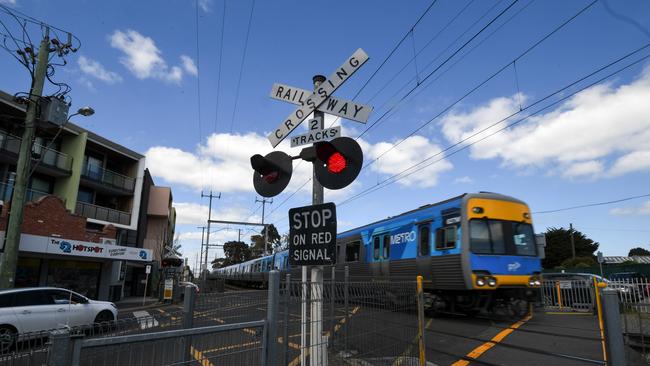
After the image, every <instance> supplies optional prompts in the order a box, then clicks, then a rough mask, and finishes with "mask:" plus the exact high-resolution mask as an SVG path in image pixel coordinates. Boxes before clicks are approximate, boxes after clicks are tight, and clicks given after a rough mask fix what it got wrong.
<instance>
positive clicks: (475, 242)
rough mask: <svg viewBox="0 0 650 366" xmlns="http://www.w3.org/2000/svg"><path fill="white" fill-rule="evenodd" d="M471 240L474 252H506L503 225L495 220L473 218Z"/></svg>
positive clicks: (470, 224) (470, 226)
mask: <svg viewBox="0 0 650 366" xmlns="http://www.w3.org/2000/svg"><path fill="white" fill-rule="evenodd" d="M469 241H470V245H471V249H472V252H473V253H477V254H506V244H505V241H504V240H503V226H502V224H501V222H500V221H495V220H471V221H470V222H469Z"/></svg>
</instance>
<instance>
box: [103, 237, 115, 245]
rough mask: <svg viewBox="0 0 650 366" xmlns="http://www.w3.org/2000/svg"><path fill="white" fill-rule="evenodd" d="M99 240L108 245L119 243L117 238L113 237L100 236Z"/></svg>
mask: <svg viewBox="0 0 650 366" xmlns="http://www.w3.org/2000/svg"><path fill="white" fill-rule="evenodd" d="M99 242H100V243H102V244H106V245H117V239H113V238H99Z"/></svg>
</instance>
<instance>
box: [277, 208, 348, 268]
mask: <svg viewBox="0 0 650 366" xmlns="http://www.w3.org/2000/svg"><path fill="white" fill-rule="evenodd" d="M289 224H290V226H289V264H291V265H297V266H305V265H310V266H311V265H331V264H335V263H336V206H335V205H334V204H333V203H331V202H330V203H324V204H321V205H313V206H305V207H297V208H292V209H291V210H289Z"/></svg>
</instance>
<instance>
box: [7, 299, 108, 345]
mask: <svg viewBox="0 0 650 366" xmlns="http://www.w3.org/2000/svg"><path fill="white" fill-rule="evenodd" d="M115 319H117V307H116V306H115V304H113V303H111V302H107V301H96V300H90V299H88V298H86V297H85V296H82V295H80V294H78V293H76V292H73V291H70V290H66V289H62V288H56V287H36V288H17V289H11V290H2V291H0V350H6V349H8V348H10V347H11V346H12V345H13V343H14V342H15V340H16V334H18V337H17V338H18V340H20V335H21V334H22V333H29V332H37V331H44V330H49V329H56V328H65V327H74V326H80V325H91V324H93V323H103V322H110V321H113V320H115Z"/></svg>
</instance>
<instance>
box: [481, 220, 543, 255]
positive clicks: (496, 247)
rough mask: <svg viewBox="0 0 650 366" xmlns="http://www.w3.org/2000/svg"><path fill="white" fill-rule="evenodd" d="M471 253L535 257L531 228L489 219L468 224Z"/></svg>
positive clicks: (518, 223)
mask: <svg viewBox="0 0 650 366" xmlns="http://www.w3.org/2000/svg"><path fill="white" fill-rule="evenodd" d="M469 241H470V249H471V251H472V253H476V254H499V255H527V256H535V255H537V248H536V246H535V234H534V232H533V226H532V225H530V224H527V223H522V222H515V221H503V220H491V219H473V220H470V222H469Z"/></svg>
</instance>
